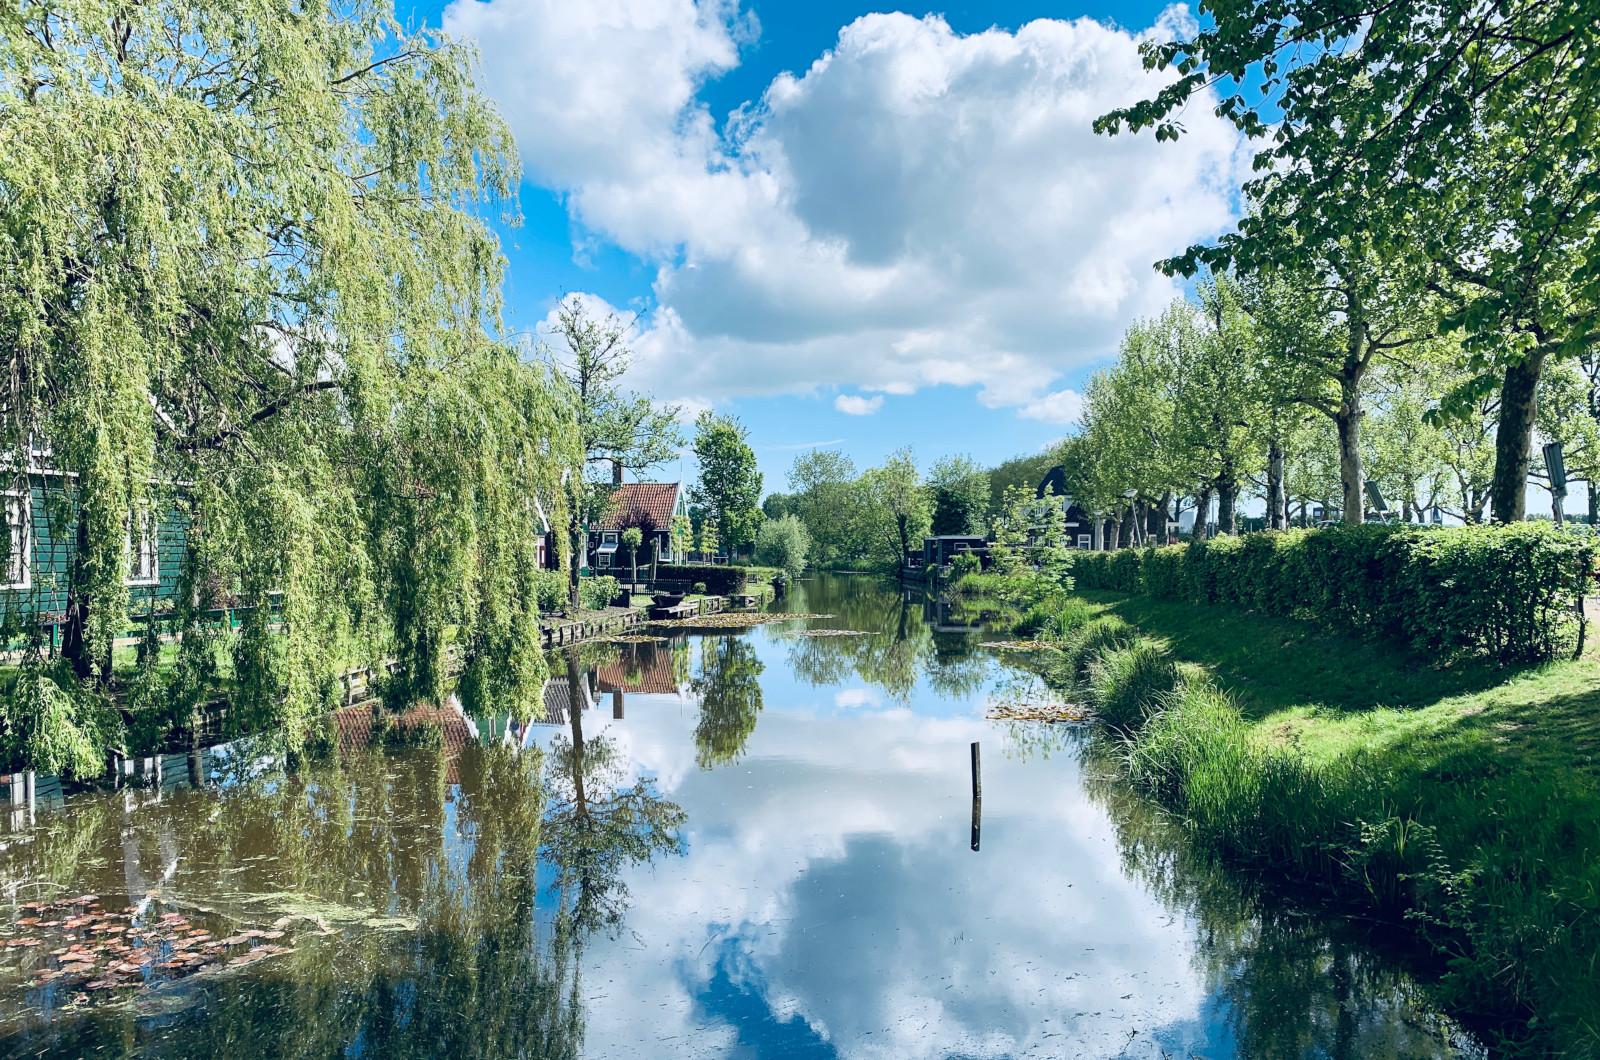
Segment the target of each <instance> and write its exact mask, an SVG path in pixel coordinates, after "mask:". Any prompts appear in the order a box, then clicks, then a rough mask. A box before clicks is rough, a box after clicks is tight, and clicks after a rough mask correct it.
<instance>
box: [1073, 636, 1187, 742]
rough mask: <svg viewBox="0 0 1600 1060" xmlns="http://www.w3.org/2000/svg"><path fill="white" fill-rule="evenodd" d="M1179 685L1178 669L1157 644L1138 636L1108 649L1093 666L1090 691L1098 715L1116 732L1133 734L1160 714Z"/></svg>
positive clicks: (1088, 681) (1103, 650)
mask: <svg viewBox="0 0 1600 1060" xmlns="http://www.w3.org/2000/svg"><path fill="white" fill-rule="evenodd" d="M1177 686H1178V667H1177V664H1176V663H1174V662H1173V661H1172V657H1171V656H1170V655H1168V654H1167V652H1166V651H1165V650H1164V649H1163V648H1162V647H1161V646H1160V645H1159V644H1157V643H1156V642H1155V641H1153V640H1151V639H1150V638H1148V637H1138V638H1136V639H1135V640H1133V641H1132V642H1131V643H1129V644H1127V645H1125V646H1123V647H1120V648H1104V649H1102V650H1101V651H1100V653H1099V655H1098V656H1096V657H1095V658H1094V659H1093V660H1092V661H1091V662H1090V663H1089V672H1088V680H1087V688H1088V691H1089V699H1090V702H1091V703H1092V704H1093V705H1094V709H1095V716H1096V717H1097V718H1098V719H1099V720H1100V722H1101V723H1102V724H1104V725H1106V726H1108V727H1110V728H1112V729H1118V730H1121V731H1125V732H1131V731H1133V730H1135V729H1137V728H1139V727H1140V726H1142V725H1143V724H1144V723H1145V720H1146V719H1147V718H1149V717H1150V716H1151V715H1152V714H1155V713H1157V712H1158V711H1160V710H1161V709H1162V708H1163V707H1164V706H1165V705H1166V702H1167V697H1168V696H1170V695H1171V694H1172V691H1173V690H1174V689H1175V688H1177Z"/></svg>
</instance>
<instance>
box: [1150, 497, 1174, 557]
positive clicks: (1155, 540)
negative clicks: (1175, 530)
mask: <svg viewBox="0 0 1600 1060" xmlns="http://www.w3.org/2000/svg"><path fill="white" fill-rule="evenodd" d="M1171 510H1172V491H1171V490H1168V491H1167V492H1166V493H1163V494H1162V495H1161V499H1160V500H1159V501H1157V502H1156V503H1155V504H1153V505H1151V506H1150V521H1149V522H1148V523H1147V524H1146V525H1147V526H1148V527H1149V528H1150V541H1151V543H1152V544H1161V545H1165V544H1167V543H1168V542H1167V523H1168V522H1169V516H1170V513H1171Z"/></svg>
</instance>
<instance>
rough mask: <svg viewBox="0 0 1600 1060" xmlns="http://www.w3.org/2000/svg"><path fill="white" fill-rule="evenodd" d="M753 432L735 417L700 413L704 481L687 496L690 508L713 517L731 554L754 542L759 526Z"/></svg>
mask: <svg viewBox="0 0 1600 1060" xmlns="http://www.w3.org/2000/svg"><path fill="white" fill-rule="evenodd" d="M748 434H749V432H748V431H746V430H745V428H744V425H743V424H741V423H740V422H739V421H738V420H736V419H734V418H733V417H732V416H718V415H716V414H714V413H712V412H709V411H707V412H702V413H701V414H700V417H699V419H697V420H696V421H695V435H694V455H695V459H696V460H697V461H699V464H700V479H699V481H698V482H696V483H695V485H694V486H692V487H691V488H690V490H689V500H690V503H692V504H695V505H698V506H699V507H701V508H703V509H705V511H707V512H708V513H710V514H711V515H712V516H714V517H715V518H716V520H717V526H718V527H719V528H720V530H721V533H722V544H723V545H724V546H725V547H726V548H727V549H728V550H729V551H730V552H733V551H736V550H738V549H742V548H747V547H748V546H750V545H751V544H753V543H754V542H755V536H756V527H758V526H760V525H761V519H762V514H761V508H760V506H759V505H760V501H761V472H760V471H759V470H757V468H756V454H755V450H754V449H751V448H750V443H749V442H748V441H746V438H747V437H748Z"/></svg>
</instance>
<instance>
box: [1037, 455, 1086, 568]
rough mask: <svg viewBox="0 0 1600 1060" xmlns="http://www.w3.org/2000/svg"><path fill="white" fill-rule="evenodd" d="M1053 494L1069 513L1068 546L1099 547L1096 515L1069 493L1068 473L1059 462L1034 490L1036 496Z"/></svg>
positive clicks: (1041, 496)
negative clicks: (1096, 538)
mask: <svg viewBox="0 0 1600 1060" xmlns="http://www.w3.org/2000/svg"><path fill="white" fill-rule="evenodd" d="M1051 495H1053V496H1055V497H1056V499H1058V500H1059V501H1060V502H1061V508H1062V510H1063V511H1065V512H1066V514H1067V547H1068V548H1083V549H1092V548H1096V547H1098V545H1097V543H1096V541H1095V536H1096V535H1095V532H1094V530H1095V519H1094V516H1093V515H1092V514H1090V513H1089V511H1088V510H1086V509H1085V508H1084V507H1083V506H1082V505H1080V504H1079V503H1078V502H1076V501H1074V500H1073V499H1072V497H1071V495H1070V494H1068V493H1067V474H1066V471H1065V470H1064V469H1063V468H1062V467H1061V465H1059V464H1057V465H1056V466H1055V467H1053V468H1051V469H1050V470H1049V471H1048V472H1047V473H1046V474H1045V476H1044V478H1042V479H1040V480H1039V486H1038V488H1037V489H1036V490H1035V491H1034V496H1036V497H1039V498H1041V499H1043V498H1044V497H1046V496H1051Z"/></svg>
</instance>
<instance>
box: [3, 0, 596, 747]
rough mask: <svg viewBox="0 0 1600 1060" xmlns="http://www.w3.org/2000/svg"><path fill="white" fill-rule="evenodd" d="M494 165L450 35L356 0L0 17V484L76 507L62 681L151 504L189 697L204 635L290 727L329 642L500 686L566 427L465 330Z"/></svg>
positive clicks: (87, 646)
mask: <svg viewBox="0 0 1600 1060" xmlns="http://www.w3.org/2000/svg"><path fill="white" fill-rule="evenodd" d="M514 179H515V163H514V151H513V146H512V143H511V141H510V138H509V136H508V134H507V132H506V130H505V128H504V126H503V124H502V123H501V122H500V120H499V119H498V118H497V117H496V115H495V114H494V112H493V110H492V108H491V107H490V106H489V104H488V103H487V101H486V100H485V99H484V97H483V96H482V95H481V94H480V93H479V91H478V90H477V88H476V87H475V85H474V83H473V79H472V69H471V55H470V53H469V52H467V51H466V50H464V49H463V48H462V47H461V46H459V45H457V44H455V43H453V42H451V41H449V40H446V39H444V38H441V37H438V36H437V35H434V34H431V33H428V32H426V31H423V32H419V33H411V32H408V31H406V30H405V29H403V28H402V27H401V26H400V24H399V23H398V22H397V21H396V20H395V19H394V17H393V14H392V11H391V9H390V8H389V6H388V5H387V4H386V3H383V2H382V0H349V2H342V3H338V4H332V5H328V4H312V5H310V6H304V5H302V6H282V7H272V6H270V5H269V6H262V5H256V4H242V3H237V2H234V0H221V2H218V3H210V4H203V5H193V4H180V3H174V2H170V0H155V2H151V3H145V4H125V5H124V4H113V5H109V6H108V5H104V4H98V3H89V2H81V0H62V2H58V3H53V4H49V5H44V4H33V3H24V4H23V5H21V6H20V7H19V8H18V9H15V10H13V11H12V12H11V13H10V15H9V16H8V18H7V29H6V31H5V32H4V33H3V34H0V328H3V342H0V358H3V363H4V366H5V371H4V379H3V382H0V386H3V387H4V390H5V392H4V394H3V396H0V406H3V412H0V446H3V448H4V450H5V460H4V464H3V466H5V467H6V468H7V469H8V470H9V473H10V474H12V475H13V476H14V477H15V478H17V479H19V480H21V479H23V478H24V477H25V476H26V475H27V474H28V469H29V467H30V460H37V459H38V458H37V456H36V454H37V452H38V451H39V450H40V449H41V448H47V449H48V454H49V455H48V457H47V458H44V459H46V460H47V462H48V464H49V465H50V466H49V468H48V470H49V471H50V472H51V474H50V475H48V476H45V478H46V480H47V481H48V482H49V483H50V484H51V487H52V493H53V501H52V512H53V513H55V515H56V516H58V517H59V521H60V522H61V523H62V524H63V525H70V526H72V527H73V528H74V529H73V530H72V531H71V532H72V533H73V534H74V535H75V541H74V547H73V548H72V549H71V554H72V561H71V570H70V573H69V575H68V577H67V586H66V592H67V608H66V611H67V614H66V620H65V635H64V641H65V647H64V654H65V655H66V656H67V658H68V659H69V660H70V662H71V669H72V671H73V674H74V675H75V677H76V679H77V683H78V687H80V688H88V689H92V688H93V687H94V686H97V685H103V684H104V683H105V682H106V681H107V679H108V677H109V669H110V651H111V645H112V642H113V639H114V638H115V637H117V636H119V635H121V634H122V633H123V631H124V629H125V628H126V625H127V621H128V591H127V589H126V587H125V582H126V573H127V569H128V557H127V549H128V538H129V527H130V525H131V524H132V521H133V520H138V519H143V518H147V517H148V516H147V514H146V513H148V512H149V511H151V510H153V509H157V508H159V507H161V506H162V505H164V504H168V503H170V504H174V505H176V506H177V507H178V509H179V511H180V514H181V517H182V520H183V522H184V523H185V525H186V531H187V532H186V541H187V548H186V550H185V556H184V559H183V575H182V584H183V592H182V594H181V596H180V599H179V600H178V604H177V613H176V615H175V616H174V622H175V624H177V625H178V626H180V627H181V628H182V629H183V631H184V633H185V640H184V645H185V649H184V650H185V653H186V656H187V661H186V666H187V671H185V667H184V666H180V672H189V673H191V674H198V675H199V677H200V680H197V681H194V682H191V686H192V688H191V690H192V689H193V687H198V686H199V685H203V683H204V681H203V678H204V677H205V675H206V673H207V671H208V668H209V667H210V666H211V663H210V662H209V661H208V660H207V659H206V658H205V655H206V652H207V651H208V650H209V646H210V645H211V644H212V643H213V642H214V640H215V639H216V637H219V636H220V637H226V638H227V640H228V643H229V644H230V646H231V649H232V653H233V665H234V669H235V671H236V678H237V683H238V688H239V690H240V692H239V694H240V696H241V700H242V704H241V705H242V706H244V707H245V708H247V709H245V710H244V711H243V712H242V713H244V714H259V715H263V716H265V718H266V719H267V720H271V721H279V722H281V721H286V722H288V723H289V728H290V730H291V732H298V730H299V727H300V725H301V722H302V720H303V719H304V718H305V717H306V716H307V714H308V713H309V712H310V711H311V710H312V709H314V708H315V707H316V706H318V705H319V704H321V703H322V702H324V701H325V700H326V699H327V698H328V694H329V692H330V690H331V689H332V687H333V678H334V676H335V672H336V669H337V667H338V665H339V664H340V662H341V661H342V660H343V659H345V658H349V657H351V656H352V655H355V654H362V653H365V654H369V655H375V654H377V653H379V652H381V651H384V650H386V649H392V650H393V651H394V652H395V653H396V654H397V655H398V657H399V661H400V664H401V666H400V679H401V682H402V683H404V684H406V685H407V686H408V687H411V688H412V689H414V690H416V691H421V692H437V691H438V690H439V680H438V674H439V672H440V671H441V669H442V668H441V666H440V662H439V660H440V658H441V656H442V653H443V651H444V649H445V647H446V645H445V643H444V631H445V630H446V629H448V628H452V627H455V628H459V629H460V630H461V631H462V634H463V636H464V638H465V644H466V649H467V654H468V658H469V661H470V660H482V659H484V658H486V653H493V654H496V655H513V656H515V657H516V661H515V663H514V664H513V665H512V672H517V673H520V674H521V675H522V676H524V677H526V676H527V675H528V673H529V670H530V666H531V663H530V661H529V659H528V657H527V655H526V648H527V644H526V642H525V641H523V642H520V643H519V645H518V647H516V649H515V650H509V651H508V650H503V649H506V648H507V645H506V643H504V642H505V641H506V639H507V638H508V637H513V636H514V637H525V636H526V633H525V631H519V632H516V633H513V632H512V630H513V627H514V626H515V625H516V622H515V621H514V620H513V617H512V616H511V615H510V614H509V613H508V612H507V610H506V607H507V604H506V601H507V600H508V599H510V598H511V597H510V595H509V594H510V592H511V590H512V588H513V587H514V586H515V584H516V583H517V582H518V580H519V578H521V577H522V573H523V572H524V570H525V568H526V566H527V561H528V558H529V555H530V550H529V549H528V547H527V546H528V544H529V535H530V534H531V533H532V532H533V528H534V527H535V526H536V521H535V520H533V519H532V518H530V513H529V511H528V508H529V502H530V498H531V497H533V496H535V495H540V496H543V497H544V498H545V501H546V503H551V504H555V503H557V502H556V501H555V499H554V498H555V497H556V493H555V491H554V489H553V484H552V481H551V480H552V478H553V477H557V476H558V475H559V471H560V467H561V465H562V464H563V463H564V462H566V461H568V459H569V457H570V455H571V453H570V450H571V444H570V441H569V438H568V435H569V434H570V427H568V426H567V424H568V423H569V421H570V415H569V413H568V412H567V411H566V408H567V399H566V397H565V392H564V389H563V388H561V387H559V386H556V385H554V384H553V383H552V381H551V380H549V379H547V378H545V377H544V376H542V375H540V374H538V373H536V372H533V371H532V370H531V369H527V368H526V367H525V366H522V365H520V364H518V362H517V361H516V360H515V358H514V357H513V356H512V355H511V354H509V353H508V352H507V351H506V350H505V349H503V348H501V347H499V346H497V345H495V344H494V343H493V342H492V341H491V340H490V338H489V333H490V332H491V331H492V329H493V328H494V326H495V322H496V317H497V313H498V308H499V286H500V273H501V268H502V261H501V257H500V254H499V252H498V248H497V245H496V243H495V240H494V239H493V237H492V235H491V234H490V233H489V231H488V230H487V228H486V227H485V225H484V223H483V222H482V221H481V220H480V219H479V217H478V216H477V214H476V207H477V204H480V203H483V202H494V201H498V200H500V199H501V197H502V196H504V195H506V194H507V193H508V191H509V189H510V188H511V187H512V186H513V183H514ZM485 442H487V444H484V443H485ZM35 470H38V469H37V467H35ZM468 475H475V476H478V478H479V481H478V482H476V483H474V482H468V481H464V479H465V477H466V476H468ZM535 490H538V491H539V492H538V493H537V494H535V492H534V491H535ZM52 522H53V523H54V522H57V518H52ZM60 532H61V527H59V526H58V527H57V533H60ZM408 544H409V545H410V546H411V547H408ZM424 602H425V603H426V605H427V606H418V605H419V604H421V603H424ZM436 605H437V606H436ZM224 606H226V607H229V608H233V609H236V613H237V614H239V615H241V616H243V629H242V630H241V631H240V632H239V633H238V634H237V635H233V634H230V633H228V632H227V631H226V630H225V629H224V628H223V627H222V625H221V623H219V622H217V621H215V620H214V617H213V616H214V615H215V613H216V609H217V608H220V607H224ZM30 658H32V659H33V660H34V661H35V662H38V663H41V664H42V659H43V655H42V649H41V646H40V643H39V638H38V636H37V635H36V636H34V638H33V646H32V652H31V656H30ZM478 667H479V669H478V675H479V677H480V678H481V679H482V680H484V681H485V682H486V684H488V685H493V684H495V683H496V681H498V680H499V679H500V678H501V677H504V676H505V675H506V671H501V670H499V667H498V664H495V665H490V664H488V663H484V662H481V661H480V662H479V663H478ZM494 672H498V676H496V677H491V673H494ZM51 680H52V681H67V682H69V683H71V681H72V679H71V678H70V677H68V676H67V675H66V674H65V673H61V672H58V673H55V674H54V675H53V676H52V677H51Z"/></svg>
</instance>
